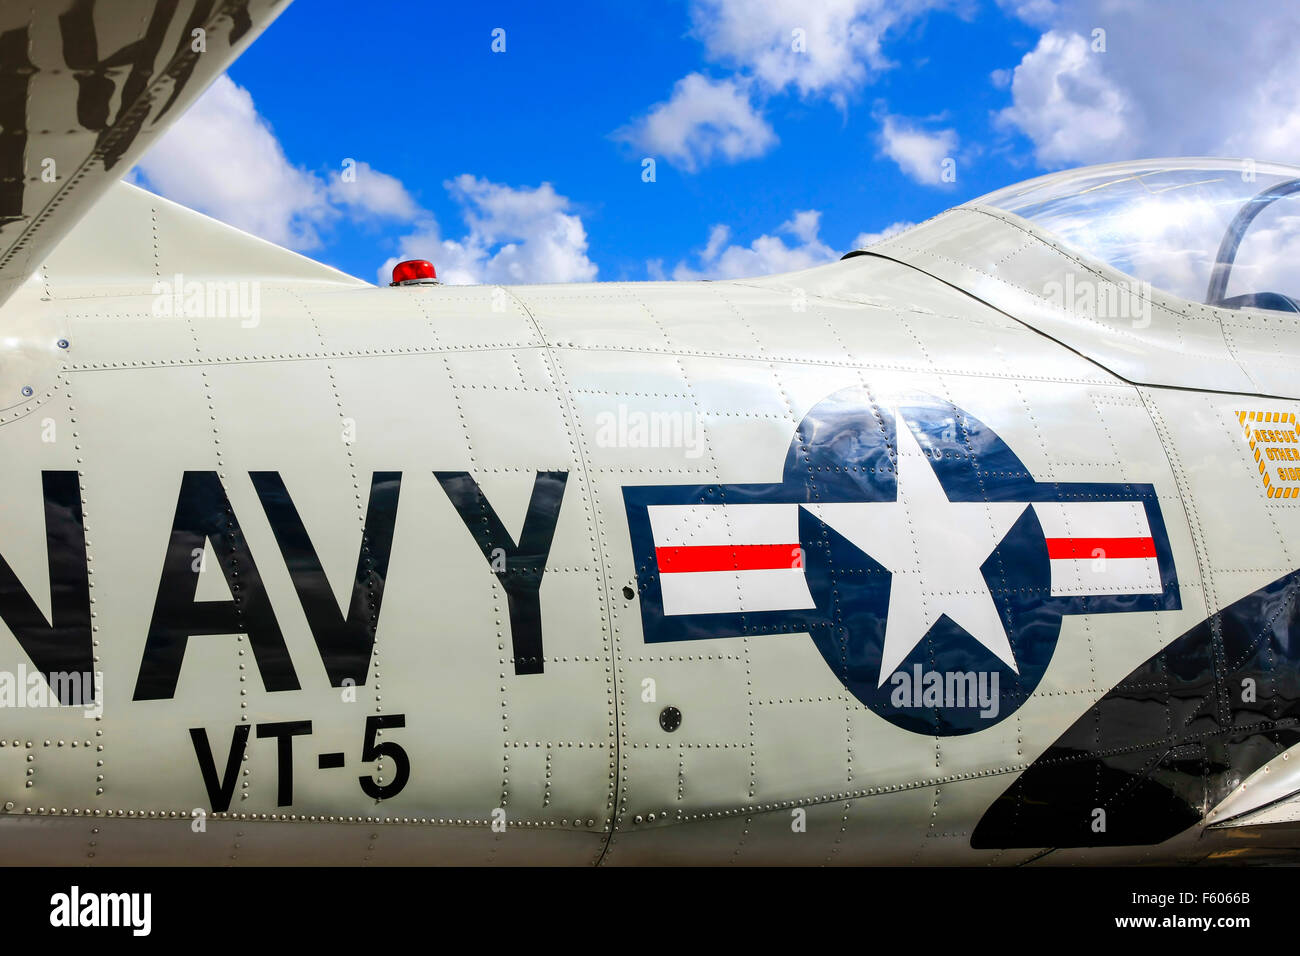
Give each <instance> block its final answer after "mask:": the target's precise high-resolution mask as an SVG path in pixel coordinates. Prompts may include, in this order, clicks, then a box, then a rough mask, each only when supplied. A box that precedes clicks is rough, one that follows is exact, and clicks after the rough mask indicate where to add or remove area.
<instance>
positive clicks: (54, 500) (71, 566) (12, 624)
mask: <svg viewBox="0 0 1300 956" xmlns="http://www.w3.org/2000/svg"><path fill="white" fill-rule="evenodd" d="M41 486H42V489H43V491H44V497H45V553H46V557H47V560H48V563H49V569H50V620H49V622H46V620H45V615H44V614H42V613H41V609H40V608H39V607H37V606H36V602H35V601H33V600H32V597H31V595H30V594H28V593H27V589H26V588H24V587H23V585H22V582H20V581H19V580H18V576H17V575H16V574H14V572H13V569H12V568H10V567H9V563H8V562H7V561H5V559H4V558H3V557H0V620H3V621H4V622H5V625H6V626H7V627H8V628H9V630H11V631H12V632H13V635H14V637H15V638H17V639H18V643H19V645H21V646H22V649H23V651H24V652H25V653H26V654H27V656H28V657H29V658H31V661H32V663H33V664H35V665H36V667H37V669H38V670H39V671H40V672H41V673H42V674H44V675H45V679H46V681H47V682H49V683H50V685H51V688H52V689H54V690H55V691H56V692H57V693H58V695H59V702H60V703H62V704H65V705H66V704H74V703H76V704H84V703H88V702H89V700H80V699H77V700H73V699H72V695H73V693H74V689H73V687H71V686H70V684H69V682H68V681H66V680H65V681H54V680H52V679H51V675H52V674H55V673H60V674H68V675H75V676H77V677H80V676H81V675H83V674H90V673H92V672H93V671H94V648H93V645H92V642H91V635H90V574H89V570H88V567H87V562H86V529H85V525H84V523H83V518H82V512H81V485H80V482H79V481H78V480H77V473H76V472H75V471H43V472H41ZM75 684H76V690H75V692H76V693H77V694H80V693H81V690H82V687H83V686H85V692H86V694H87V695H89V699H93V696H94V693H95V686H94V681H93V680H91V681H85V682H83V681H81V680H77V681H75Z"/></svg>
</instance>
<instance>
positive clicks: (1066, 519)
mask: <svg viewBox="0 0 1300 956" xmlns="http://www.w3.org/2000/svg"><path fill="white" fill-rule="evenodd" d="M1034 511H1035V512H1036V513H1037V515H1038V521H1039V523H1040V524H1041V525H1042V526H1043V534H1044V535H1045V536H1046V537H1048V538H1149V537H1151V526H1150V525H1149V524H1147V512H1146V508H1145V507H1143V505H1142V502H1140V501H1048V502H1041V501H1040V502H1037V503H1035V505H1034Z"/></svg>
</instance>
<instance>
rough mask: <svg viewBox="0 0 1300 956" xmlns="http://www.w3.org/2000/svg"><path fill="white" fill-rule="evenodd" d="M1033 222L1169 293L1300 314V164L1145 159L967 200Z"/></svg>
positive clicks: (1232, 306)
mask: <svg viewBox="0 0 1300 956" xmlns="http://www.w3.org/2000/svg"><path fill="white" fill-rule="evenodd" d="M967 205H969V206H986V207H988V206H991V207H993V208H995V209H999V210H1002V211H1003V212H1007V213H1011V214H1013V215H1015V216H1018V217H1020V218H1021V219H1025V220H1028V221H1030V222H1032V223H1033V224H1034V225H1035V226H1036V227H1038V228H1039V229H1041V230H1043V231H1046V232H1049V233H1051V234H1052V235H1053V236H1054V237H1056V238H1057V239H1058V240H1059V241H1060V242H1061V243H1062V244H1064V245H1065V246H1067V247H1071V248H1072V249H1074V250H1075V251H1077V252H1079V253H1082V254H1083V255H1085V256H1088V257H1091V258H1093V259H1097V260H1100V261H1101V262H1103V263H1105V264H1106V265H1108V266H1110V267H1111V268H1112V269H1115V270H1117V271H1119V272H1122V273H1125V274H1126V275H1128V276H1131V277H1132V278H1134V279H1137V280H1139V281H1141V282H1146V283H1150V285H1151V286H1152V287H1153V288H1155V289H1158V290H1161V291H1163V292H1166V293H1169V294H1172V295H1176V296H1178V297H1180V298H1183V299H1188V300H1190V301H1192V302H1200V303H1204V304H1206V305H1211V306H1216V307H1218V308H1224V309H1242V308H1251V309H1265V310H1270V311H1278V312H1300V267H1298V265H1297V264H1298V263H1300V168H1295V167H1291V166H1283V165H1280V164H1277V163H1263V162H1254V161H1252V160H1237V161H1233V160H1224V159H1175V160H1145V161H1139V162H1128V163H1114V164H1110V165H1106V166H1090V167H1087V168H1084V169H1075V170H1069V171H1067V172H1062V173H1054V174H1052V175H1049V176H1042V177H1039V178H1038V179H1032V180H1029V181H1027V182H1023V183H1018V184H1016V185H1014V186H1009V187H1007V188H1006V189H1000V190H998V191H997V192H993V193H989V194H988V195H986V196H983V197H981V198H979V199H976V200H974V201H973V202H971V203H968V204H967Z"/></svg>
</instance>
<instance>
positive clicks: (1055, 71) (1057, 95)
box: [999, 30, 1138, 165]
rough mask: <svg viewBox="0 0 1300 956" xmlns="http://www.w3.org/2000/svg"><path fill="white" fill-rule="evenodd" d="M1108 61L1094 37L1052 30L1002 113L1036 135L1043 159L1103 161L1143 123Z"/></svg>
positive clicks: (1018, 73)
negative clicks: (1113, 76) (1092, 43)
mask: <svg viewBox="0 0 1300 956" xmlns="http://www.w3.org/2000/svg"><path fill="white" fill-rule="evenodd" d="M1103 64H1104V60H1103V55H1102V54H1097V53H1094V52H1092V49H1091V47H1090V45H1089V40H1086V39H1084V38H1083V37H1082V36H1079V35H1078V34H1077V33H1069V34H1064V33H1057V32H1056V31H1054V30H1049V31H1048V32H1047V33H1044V34H1043V35H1042V36H1041V37H1039V40H1038V45H1037V46H1036V47H1035V48H1034V49H1033V50H1032V51H1030V52H1029V53H1027V54H1025V58H1024V59H1023V60H1021V61H1020V65H1019V66H1017V67H1016V69H1015V72H1014V74H1013V75H1012V78H1011V96H1012V105H1011V106H1009V107H1007V108H1006V109H1005V110H1003V111H1002V112H1001V113H1000V114H999V119H1000V120H1001V121H1002V122H1003V123H1010V124H1013V125H1015V126H1018V127H1019V128H1020V129H1021V130H1022V131H1023V132H1024V133H1025V134H1026V135H1027V136H1029V138H1030V139H1032V140H1033V141H1034V152H1035V154H1036V156H1037V159H1038V162H1039V163H1041V164H1043V165H1053V164H1060V163H1067V164H1068V163H1071V162H1075V161H1077V162H1082V163H1092V162H1103V161H1105V160H1106V159H1107V158H1110V157H1114V156H1115V153H1116V147H1117V146H1118V145H1119V144H1121V143H1122V142H1123V141H1124V140H1125V139H1126V137H1127V136H1128V135H1129V133H1128V131H1129V129H1130V128H1131V127H1133V126H1135V125H1138V124H1137V123H1135V120H1136V119H1137V109H1136V107H1135V106H1134V105H1133V104H1132V103H1131V102H1130V100H1129V98H1128V96H1127V95H1126V94H1125V92H1124V91H1123V90H1122V89H1120V88H1119V86H1117V85H1116V84H1115V82H1114V81H1113V80H1111V78H1110V77H1109V76H1107V75H1106V73H1105V70H1104V65H1103Z"/></svg>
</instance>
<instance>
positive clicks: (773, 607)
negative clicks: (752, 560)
mask: <svg viewBox="0 0 1300 956" xmlns="http://www.w3.org/2000/svg"><path fill="white" fill-rule="evenodd" d="M659 585H660V587H661V588H662V591H663V600H664V614H665V615H670V616H671V615H676V614H723V613H726V612H728V611H792V610H796V609H800V608H810V607H813V606H814V604H813V599H812V595H811V594H810V593H809V592H808V582H807V580H806V579H805V578H804V574H803V570H802V569H801V568H768V569H764V570H761V571H686V572H682V573H679V574H661V575H659Z"/></svg>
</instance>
